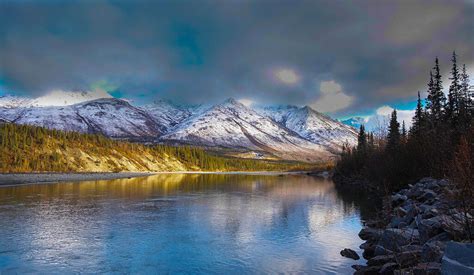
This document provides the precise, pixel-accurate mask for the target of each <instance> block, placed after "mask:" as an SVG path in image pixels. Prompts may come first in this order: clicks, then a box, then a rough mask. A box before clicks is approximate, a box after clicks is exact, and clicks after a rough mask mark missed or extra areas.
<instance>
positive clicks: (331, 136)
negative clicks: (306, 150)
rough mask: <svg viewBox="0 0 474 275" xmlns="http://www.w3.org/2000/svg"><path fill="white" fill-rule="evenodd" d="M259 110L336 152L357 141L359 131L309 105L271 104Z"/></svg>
mask: <svg viewBox="0 0 474 275" xmlns="http://www.w3.org/2000/svg"><path fill="white" fill-rule="evenodd" d="M259 112H260V113H261V114H264V115H265V116H267V117H270V118H271V119H273V120H274V121H276V122H278V123H280V124H281V125H282V126H284V127H286V128H288V129H289V130H291V131H294V132H295V133H297V134H298V135H300V136H301V137H303V138H305V139H307V140H309V141H311V142H313V143H316V144H320V145H323V146H325V147H327V148H328V150H331V151H334V152H337V151H340V149H341V148H342V144H343V143H349V144H350V145H354V144H355V143H356V141H357V140H356V136H357V133H356V132H355V130H354V129H353V128H351V127H349V126H347V125H344V124H342V123H340V122H339V121H337V120H334V119H332V118H330V117H328V116H326V115H324V114H321V113H319V112H317V111H315V110H313V109H311V108H310V107H308V106H305V107H302V108H298V107H296V106H292V105H286V106H270V107H263V108H260V109H259Z"/></svg>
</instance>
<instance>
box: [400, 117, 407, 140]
mask: <svg viewBox="0 0 474 275" xmlns="http://www.w3.org/2000/svg"><path fill="white" fill-rule="evenodd" d="M401 141H402V144H405V143H406V142H407V129H406V127H405V120H404V121H402V136H401Z"/></svg>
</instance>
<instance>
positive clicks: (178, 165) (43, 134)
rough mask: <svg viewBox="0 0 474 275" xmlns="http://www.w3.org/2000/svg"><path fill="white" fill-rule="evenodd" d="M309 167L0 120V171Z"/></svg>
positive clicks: (208, 169)
mask: <svg viewBox="0 0 474 275" xmlns="http://www.w3.org/2000/svg"><path fill="white" fill-rule="evenodd" d="M310 167H312V166H310V165H309V164H304V163H295V162H279V161H267V160H254V159H240V158H232V157H223V156H217V155H213V154H210V153H208V152H206V151H205V150H204V149H202V148H198V147H190V146H167V145H143V144H137V143H131V142H126V141H118V140H113V139H110V138H107V137H104V136H102V135H93V134H82V133H77V132H66V131H60V130H51V129H46V128H42V127H36V126H29V125H17V124H13V123H0V172H40V171H41V172H45V171H51V172H72V171H74V172H90V170H93V171H115V172H119V171H130V170H139V171H182V170H199V171H262V170H265V171H267V170H279V171H283V170H285V171H286V170H300V169H310Z"/></svg>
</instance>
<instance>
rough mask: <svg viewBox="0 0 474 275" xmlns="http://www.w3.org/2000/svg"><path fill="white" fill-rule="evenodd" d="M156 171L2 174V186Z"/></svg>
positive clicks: (81, 179)
mask: <svg viewBox="0 0 474 275" xmlns="http://www.w3.org/2000/svg"><path fill="white" fill-rule="evenodd" d="M153 174H154V173H133V172H124V173H21V174H0V186H10V185H18V184H29V183H47V182H59V181H87V180H111V179H121V178H133V177H147V176H150V175H153Z"/></svg>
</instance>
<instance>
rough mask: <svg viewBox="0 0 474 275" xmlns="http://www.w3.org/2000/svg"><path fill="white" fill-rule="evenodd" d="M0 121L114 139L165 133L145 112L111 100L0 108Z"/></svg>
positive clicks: (153, 135) (152, 136) (146, 136)
mask: <svg viewBox="0 0 474 275" xmlns="http://www.w3.org/2000/svg"><path fill="white" fill-rule="evenodd" d="M0 119H3V120H6V121H10V122H14V123H18V124H28V125H35V126H42V127H47V128H50V129H60V130H65V131H78V132H84V133H101V134H103V135H106V136H109V137H116V138H155V137H157V136H159V135H161V134H162V133H163V132H164V130H165V128H164V127H162V126H161V125H160V124H158V123H157V122H156V121H155V120H154V119H153V118H152V116H151V115H149V114H148V113H147V112H145V111H143V110H141V109H139V108H136V107H134V106H132V105H130V103H128V102H126V101H124V100H120V99H115V98H103V99H97V100H92V101H87V102H83V103H79V104H75V105H69V106H50V107H26V108H25V107H21V108H2V107H0Z"/></svg>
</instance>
